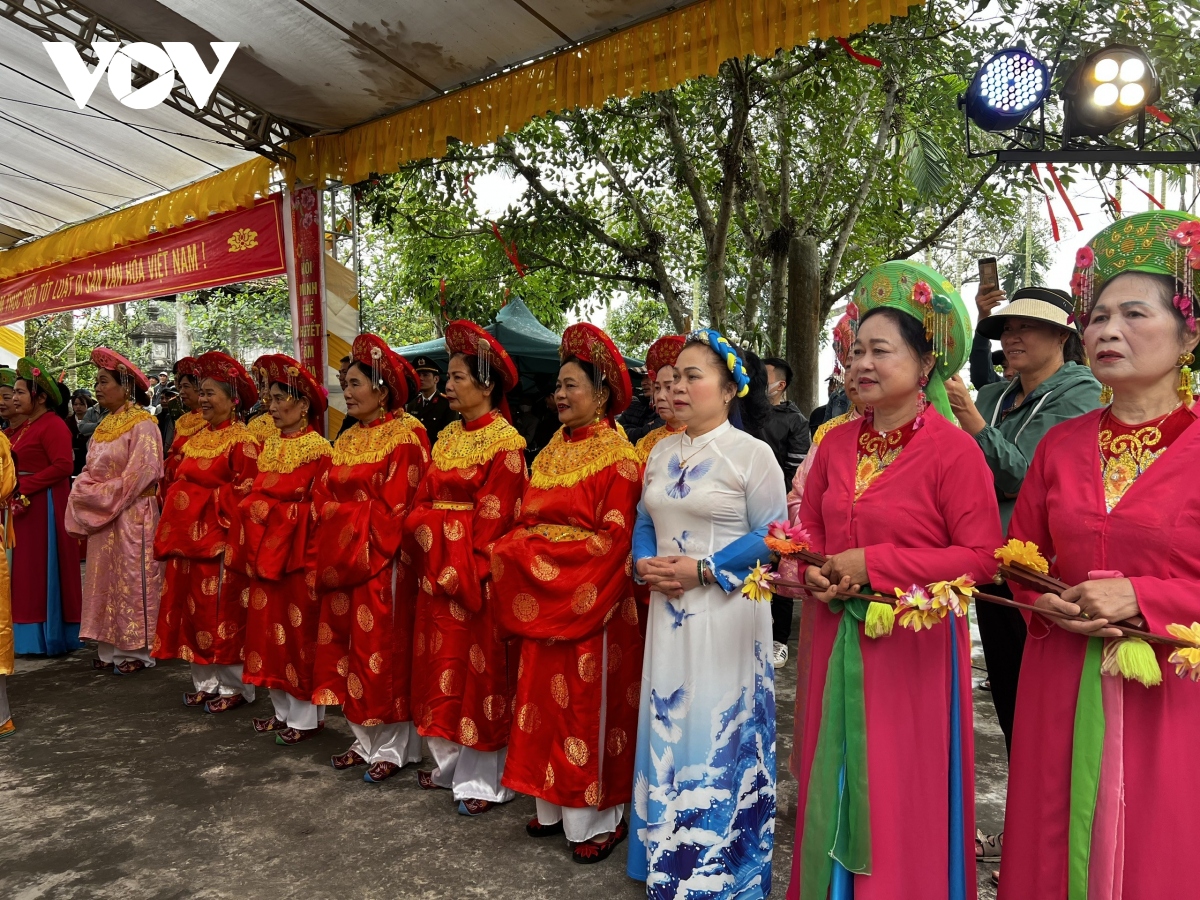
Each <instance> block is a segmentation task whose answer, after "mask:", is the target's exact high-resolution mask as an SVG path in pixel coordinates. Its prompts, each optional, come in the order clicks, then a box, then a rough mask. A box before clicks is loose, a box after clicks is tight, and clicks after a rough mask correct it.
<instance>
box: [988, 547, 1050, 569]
mask: <svg viewBox="0 0 1200 900" xmlns="http://www.w3.org/2000/svg"><path fill="white" fill-rule="evenodd" d="M995 556H996V559H998V560H1000V562H1002V563H1004V565H1006V566H1011V565H1018V566H1024V567H1025V568H1027V569H1033V571H1035V572H1041V573H1042V574H1043V575H1046V574H1048V573H1049V572H1050V563H1048V562H1046V557H1044V556H1042V552H1041V551H1040V550H1039V549H1038V545H1037V544H1035V543H1034V542H1033V541H1018V540H1017V539H1016V538H1012V539H1011V540H1009V542H1008V543H1007V544H1005V545H1004V546H1003V547H1001V548H1000V549H999V550H997V551H996V554H995Z"/></svg>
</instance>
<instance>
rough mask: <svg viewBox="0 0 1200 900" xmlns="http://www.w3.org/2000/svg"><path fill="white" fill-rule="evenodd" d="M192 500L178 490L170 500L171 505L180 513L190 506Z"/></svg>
mask: <svg viewBox="0 0 1200 900" xmlns="http://www.w3.org/2000/svg"><path fill="white" fill-rule="evenodd" d="M191 503H192V498H191V497H189V496H188V495H187V493H186V492H185V491H182V490H179V491H176V492H175V496H174V497H173V498H172V500H171V505H172V506H174V507H175V508H176V509H177V510H179V511H180V512H183V510H185V509H187V508H188V507H189V506H191Z"/></svg>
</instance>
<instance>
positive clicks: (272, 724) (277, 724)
mask: <svg viewBox="0 0 1200 900" xmlns="http://www.w3.org/2000/svg"><path fill="white" fill-rule="evenodd" d="M250 724H251V725H253V726H254V732H255V734H270V733H271V732H272V731H283V729H285V728H287V722H285V721H283V719H280V718H278V717H276V716H274V715H271V716H267V717H266V718H263V719H251V720H250Z"/></svg>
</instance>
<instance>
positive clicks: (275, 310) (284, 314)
mask: <svg viewBox="0 0 1200 900" xmlns="http://www.w3.org/2000/svg"><path fill="white" fill-rule="evenodd" d="M184 299H185V300H186V301H187V302H188V311H187V323H188V330H189V331H190V333H191V339H192V353H193V355H199V354H201V353H206V352H208V351H209V350H220V351H222V352H223V353H228V354H229V355H230V356H232V357H234V358H235V359H239V360H243V361H245V362H249V361H251V359H250V358H251V357H253V356H257V355H258V354H259V353H262V352H271V353H287V354H289V355H290V354H291V353H292V352H293V347H292V326H291V307H290V303H289V300H288V286H287V279H286V278H285V277H283V276H279V277H277V278H264V279H261V280H258V281H248V282H244V283H242V284H231V285H226V286H225V287H220V288H214V289H213V290H206V291H197V292H195V293H194V294H186V295H184Z"/></svg>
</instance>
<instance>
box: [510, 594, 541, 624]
mask: <svg viewBox="0 0 1200 900" xmlns="http://www.w3.org/2000/svg"><path fill="white" fill-rule="evenodd" d="M512 611H513V615H514V616H516V618H517V621H519V622H532V621H533V620H534V619H536V618H537V617H538V602H537V600H535V599H534V597H533V595H532V594H517V596H515V597H513V602H512Z"/></svg>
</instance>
